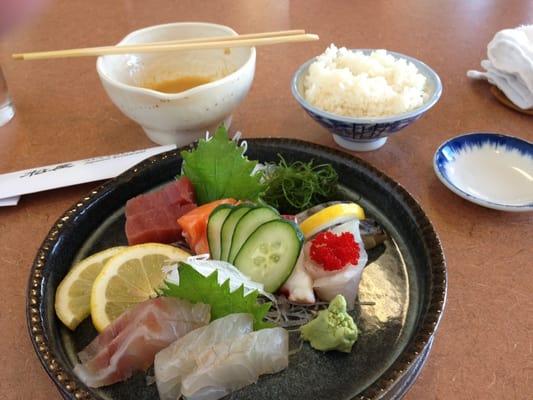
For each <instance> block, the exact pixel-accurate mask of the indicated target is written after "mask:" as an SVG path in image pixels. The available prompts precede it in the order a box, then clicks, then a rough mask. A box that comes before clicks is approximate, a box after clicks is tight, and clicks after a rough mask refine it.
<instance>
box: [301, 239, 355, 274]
mask: <svg viewBox="0 0 533 400" xmlns="http://www.w3.org/2000/svg"><path fill="white" fill-rule="evenodd" d="M359 254H360V248H359V244H358V243H357V242H356V241H355V238H354V236H353V235H352V234H351V233H350V232H343V233H341V234H339V235H335V234H334V233H332V232H330V231H326V232H322V233H319V234H318V235H316V237H315V238H314V239H313V241H312V242H311V250H310V255H311V259H312V260H313V261H315V262H316V263H317V264H319V265H321V266H322V268H324V269H325V270H326V271H336V270H339V269H342V268H343V267H344V266H346V265H347V264H357V262H358V261H359Z"/></svg>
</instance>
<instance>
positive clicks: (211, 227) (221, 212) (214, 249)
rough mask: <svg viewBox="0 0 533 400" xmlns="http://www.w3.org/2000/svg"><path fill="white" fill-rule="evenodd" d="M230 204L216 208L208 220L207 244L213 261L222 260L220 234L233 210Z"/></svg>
mask: <svg viewBox="0 0 533 400" xmlns="http://www.w3.org/2000/svg"><path fill="white" fill-rule="evenodd" d="M233 208H234V207H233V206H232V205H229V204H221V205H219V206H218V207H217V208H215V209H214V210H213V211H212V212H211V214H210V215H209V219H208V220H207V243H208V244H209V254H210V255H211V259H213V260H218V259H220V232H221V230H222V225H223V224H224V221H225V220H226V217H227V216H228V214H229V213H230V212H231V211H232V210H233Z"/></svg>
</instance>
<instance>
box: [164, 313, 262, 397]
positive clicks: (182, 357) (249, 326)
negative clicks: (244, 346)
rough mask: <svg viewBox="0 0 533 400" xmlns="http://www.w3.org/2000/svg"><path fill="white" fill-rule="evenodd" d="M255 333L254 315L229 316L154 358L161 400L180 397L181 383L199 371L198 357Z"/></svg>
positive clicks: (190, 334) (169, 347) (203, 328)
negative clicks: (210, 349)
mask: <svg viewBox="0 0 533 400" xmlns="http://www.w3.org/2000/svg"><path fill="white" fill-rule="evenodd" d="M252 331H253V318H252V315H251V314H230V315H228V316H226V317H223V318H219V319H217V320H215V321H213V322H211V323H210V324H209V325H207V326H203V327H201V328H198V329H196V330H194V331H192V332H189V333H188V334H186V335H185V336H183V337H182V338H180V339H178V340H176V341H175V342H174V343H172V344H171V345H170V346H168V347H167V348H165V349H163V350H161V351H160V352H159V353H157V354H156V356H155V361H154V371H155V379H156V383H157V390H158V391H159V398H160V399H161V400H176V399H179V398H180V397H181V381H182V379H183V378H184V377H185V376H186V375H188V374H190V373H191V372H193V370H194V369H195V368H196V362H195V355H196V354H197V353H198V352H200V351H202V350H203V349H207V348H209V347H210V346H214V345H215V344H216V343H220V342H225V341H228V340H234V339H236V338H238V337H240V336H243V335H245V334H247V333H250V332H252Z"/></svg>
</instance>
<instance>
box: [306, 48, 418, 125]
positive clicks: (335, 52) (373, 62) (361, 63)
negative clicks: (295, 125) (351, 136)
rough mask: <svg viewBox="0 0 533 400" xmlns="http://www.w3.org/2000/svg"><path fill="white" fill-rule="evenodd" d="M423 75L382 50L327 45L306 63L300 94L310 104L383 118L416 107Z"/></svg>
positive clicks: (331, 111) (351, 115)
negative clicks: (313, 58) (318, 54)
mask: <svg viewBox="0 0 533 400" xmlns="http://www.w3.org/2000/svg"><path fill="white" fill-rule="evenodd" d="M425 87H426V78H425V76H424V75H422V74H421V73H420V72H419V71H418V69H417V67H416V66H415V65H414V64H413V63H411V62H409V61H407V60H405V59H402V58H395V57H394V56H393V55H391V54H390V53H388V52H387V51H386V50H374V51H372V52H371V53H370V54H365V53H363V52H362V51H350V50H348V49H346V48H344V47H342V48H337V47H336V46H335V45H333V44H332V45H330V47H328V48H327V49H326V51H325V52H324V53H323V54H321V55H320V56H318V57H317V58H316V60H315V61H314V62H313V63H312V64H311V65H310V66H309V69H308V72H307V74H306V75H305V77H304V79H303V96H304V98H305V99H306V100H307V101H308V102H309V103H310V104H311V105H313V106H315V107H317V108H319V109H322V110H324V111H327V112H330V113H333V114H337V115H343V116H348V117H384V116H390V115H395V114H400V113H404V112H407V111H410V110H413V109H415V108H417V107H420V106H421V105H422V104H423V103H424V101H425V100H426V99H427V97H428V94H427V92H426V90H425Z"/></svg>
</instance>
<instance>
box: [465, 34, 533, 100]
mask: <svg viewBox="0 0 533 400" xmlns="http://www.w3.org/2000/svg"><path fill="white" fill-rule="evenodd" d="M487 57H488V60H483V61H482V62H481V66H482V67H483V68H484V69H485V71H486V72H480V71H468V72H467V73H466V75H467V76H468V77H469V78H473V79H486V80H488V81H489V82H490V83H492V84H493V85H495V86H497V87H498V88H499V89H500V90H501V91H502V92H503V93H504V94H505V95H506V96H507V97H508V98H509V100H511V101H512V102H513V103H514V104H516V105H517V106H518V107H520V108H522V109H524V110H525V109H529V108H533V25H526V26H521V27H518V28H515V29H504V30H502V31H500V32H498V33H496V35H494V38H493V39H492V40H491V41H490V43H489V44H488V46H487Z"/></svg>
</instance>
